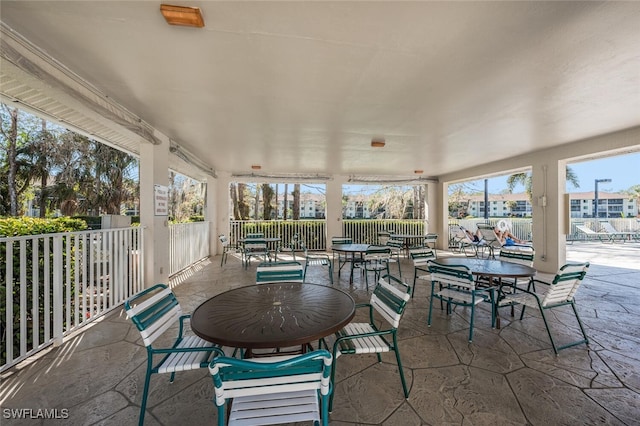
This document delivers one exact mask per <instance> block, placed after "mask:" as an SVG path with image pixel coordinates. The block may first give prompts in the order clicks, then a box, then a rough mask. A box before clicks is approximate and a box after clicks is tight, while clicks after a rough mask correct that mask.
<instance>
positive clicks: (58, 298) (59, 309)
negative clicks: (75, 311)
mask: <svg viewBox="0 0 640 426" xmlns="http://www.w3.org/2000/svg"><path fill="white" fill-rule="evenodd" d="M53 264H54V265H62V237H59V236H58V237H54V238H53ZM62 285H63V280H62V268H55V267H54V268H53V345H54V346H60V345H61V344H62V334H63V332H64V330H63V310H64V309H63V300H62Z"/></svg>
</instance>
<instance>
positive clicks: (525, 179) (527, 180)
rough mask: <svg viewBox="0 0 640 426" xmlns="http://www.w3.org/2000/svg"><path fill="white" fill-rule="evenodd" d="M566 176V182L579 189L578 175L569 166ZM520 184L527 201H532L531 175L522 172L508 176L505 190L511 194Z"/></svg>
mask: <svg viewBox="0 0 640 426" xmlns="http://www.w3.org/2000/svg"><path fill="white" fill-rule="evenodd" d="M566 174H567V182H569V183H570V184H571V185H572V186H573V187H574V188H580V182H579V179H578V175H576V173H575V172H574V171H573V169H572V168H571V167H569V166H567V169H566ZM518 184H521V185H522V186H524V189H525V192H526V193H527V195H528V197H529V201H531V199H532V193H531V184H532V177H531V174H530V173H528V172H523V173H514V174H512V175H511V176H509V177H508V178H507V188H508V189H509V192H510V193H511V192H513V190H514V189H515V187H516V185H518Z"/></svg>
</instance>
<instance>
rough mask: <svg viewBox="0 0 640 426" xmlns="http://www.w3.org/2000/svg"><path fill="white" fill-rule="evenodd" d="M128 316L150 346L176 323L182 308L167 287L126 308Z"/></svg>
mask: <svg viewBox="0 0 640 426" xmlns="http://www.w3.org/2000/svg"><path fill="white" fill-rule="evenodd" d="M126 312H127V316H128V317H129V318H131V319H132V321H133V322H134V323H135V324H136V326H137V327H138V330H139V331H140V335H141V336H142V341H143V342H144V345H145V346H150V345H151V344H152V343H153V342H154V341H155V340H156V339H157V338H158V337H159V336H160V335H162V333H164V332H165V331H167V329H169V328H170V327H171V326H172V325H174V324H175V323H176V322H177V321H178V320H179V319H180V316H181V315H182V309H181V308H180V304H179V303H178V300H177V299H176V298H175V295H174V294H173V292H172V291H171V289H169V288H166V289H164V290H162V291H160V292H158V293H156V294H154V295H153V296H151V297H149V298H148V299H146V300H144V301H143V302H141V303H138V304H136V305H134V306H132V307H131V308H129V309H126Z"/></svg>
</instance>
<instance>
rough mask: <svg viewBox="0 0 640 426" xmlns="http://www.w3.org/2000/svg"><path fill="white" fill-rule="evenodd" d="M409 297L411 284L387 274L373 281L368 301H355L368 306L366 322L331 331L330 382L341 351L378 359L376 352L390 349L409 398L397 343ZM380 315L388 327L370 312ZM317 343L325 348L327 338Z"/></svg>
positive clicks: (360, 305)
mask: <svg viewBox="0 0 640 426" xmlns="http://www.w3.org/2000/svg"><path fill="white" fill-rule="evenodd" d="M410 298H411V286H409V285H407V284H406V283H405V282H403V281H401V280H400V279H398V278H396V277H393V276H391V275H385V276H384V277H382V278H380V280H379V281H378V284H377V285H376V288H375V290H374V291H373V294H372V295H371V299H370V302H369V303H363V304H357V305H356V309H368V311H369V322H368V323H349V324H347V326H345V327H344V328H343V329H342V330H340V331H338V332H337V333H335V342H334V343H333V349H332V354H333V358H334V363H333V366H332V367H331V383H335V382H334V380H335V375H336V364H337V362H336V361H337V360H338V357H339V356H341V355H360V354H373V353H375V354H376V356H377V358H378V362H382V358H381V357H380V354H381V353H382V352H390V351H393V352H394V353H395V355H396V362H397V363H398V371H399V373H400V381H401V382H402V390H403V392H404V397H405V398H409V390H408V388H407V382H406V381H405V378H404V372H403V371H402V361H401V359H400V349H399V347H398V335H397V330H398V326H399V325H400V319H401V318H402V314H403V313H404V310H405V307H406V305H407V302H408V301H409V299H410ZM376 312H377V314H378V316H380V317H382V318H383V319H384V320H385V322H387V323H388V324H389V325H390V327H388V328H382V326H380V327H378V326H377V325H376V318H375V316H376V315H374V313H376ZM318 345H319V347H320V348H322V347H325V348H329V345H328V344H327V341H326V340H325V339H324V338H323V339H320V341H319V343H318ZM334 395H335V392H333V393H332V394H331V398H330V402H329V411H330V412H331V411H332V410H333V397H334Z"/></svg>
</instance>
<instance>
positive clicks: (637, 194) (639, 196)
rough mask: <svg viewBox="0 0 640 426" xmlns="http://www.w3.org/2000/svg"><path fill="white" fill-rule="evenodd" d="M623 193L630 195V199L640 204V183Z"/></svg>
mask: <svg viewBox="0 0 640 426" xmlns="http://www.w3.org/2000/svg"><path fill="white" fill-rule="evenodd" d="M623 193H624V194H627V195H628V196H629V201H633V200H635V201H636V205H638V204H640V185H633V186H632V187H630V188H629V189H627V190H626V191H623Z"/></svg>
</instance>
